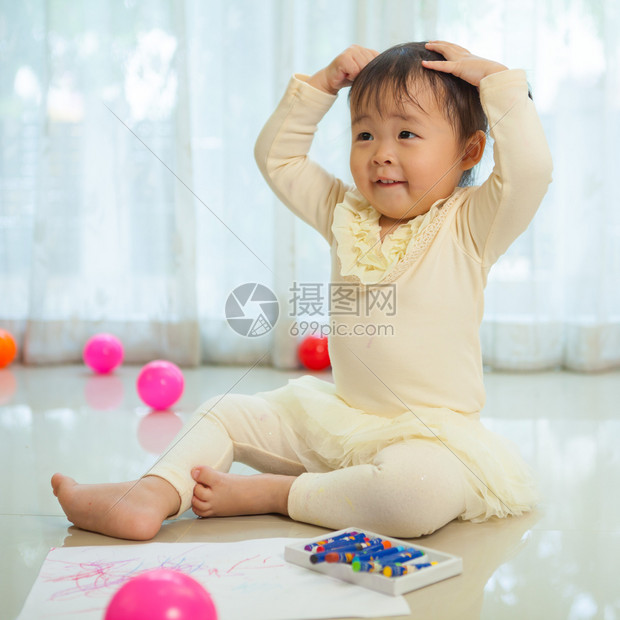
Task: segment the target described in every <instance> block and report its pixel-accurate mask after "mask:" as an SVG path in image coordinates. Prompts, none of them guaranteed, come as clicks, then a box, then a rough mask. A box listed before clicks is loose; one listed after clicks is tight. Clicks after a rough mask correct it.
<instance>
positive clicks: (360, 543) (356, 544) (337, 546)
mask: <svg viewBox="0 0 620 620" xmlns="http://www.w3.org/2000/svg"><path fill="white" fill-rule="evenodd" d="M377 542H381V539H380V538H372V539H371V538H368V537H367V536H366V535H364V534H360V535H359V538H358V537H356V538H354V539H351V540H337V541H336V542H333V543H330V544H329V545H321V546H319V547H317V548H316V549H315V550H314V551H315V553H322V552H324V551H339V550H341V549H342V550H346V551H349V549H358V550H361V549H365V548H366V547H369V546H370V545H374V544H376V543H377ZM387 544H390V543H387Z"/></svg>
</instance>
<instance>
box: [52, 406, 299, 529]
mask: <svg viewBox="0 0 620 620" xmlns="http://www.w3.org/2000/svg"><path fill="white" fill-rule="evenodd" d="M233 459H236V460H239V461H242V462H246V463H248V464H249V465H251V466H253V467H255V468H257V469H261V470H263V471H268V472H277V473H280V474H285V477H288V476H296V475H299V474H300V473H302V472H303V471H305V469H304V467H303V466H302V465H301V464H300V463H299V462H298V460H297V457H296V454H295V451H294V450H293V449H292V447H291V446H290V445H289V444H288V441H287V439H286V438H285V437H284V435H283V433H282V430H281V424H280V420H279V418H278V416H277V415H276V414H275V413H274V412H273V410H272V409H271V407H270V405H269V404H268V403H267V402H266V401H265V400H264V399H262V398H260V397H255V396H243V395H226V396H223V397H216V398H213V399H211V400H209V401H207V402H206V403H205V404H204V405H203V406H202V407H201V408H200V409H199V410H198V411H197V412H196V413H195V414H194V415H193V416H192V418H191V419H190V420H189V422H188V423H187V424H186V425H185V426H184V427H183V429H181V431H180V432H179V434H178V435H177V437H176V438H175V439H174V441H173V442H172V444H171V446H170V448H168V450H167V451H166V452H165V453H164V455H163V456H162V457H161V458H160V459H159V460H158V461H157V463H156V464H155V465H154V466H153V467H152V468H151V470H150V471H149V472H147V474H146V475H145V477H143V478H141V479H139V480H136V481H132V482H123V483H117V484H101V485H97V484H95V485H80V484H77V483H76V482H75V481H74V480H73V479H71V478H68V477H66V476H62V475H60V474H56V475H55V476H54V477H53V478H52V486H53V488H54V493H55V494H56V496H57V497H58V500H59V501H60V504H61V506H62V508H63V510H64V512H65V514H66V515H67V517H68V518H69V520H70V521H71V522H73V523H74V524H75V525H77V526H78V527H81V528H82V529H88V530H91V531H95V532H100V533H102V534H106V535H109V536H115V537H118V538H129V539H135V540H148V539H150V538H152V537H153V536H154V535H155V534H156V533H157V532H158V531H159V529H160V527H161V524H162V522H163V521H164V520H165V519H166V518H170V517H174V516H178V515H180V514H181V513H183V512H185V510H187V509H188V508H189V507H190V506H191V504H192V498H193V492H194V487H195V486H196V482H195V481H194V480H193V479H192V477H191V471H192V469H193V468H195V467H197V466H201V465H204V464H207V465H209V466H211V467H212V468H213V471H214V472H218V471H219V472H225V471H228V469H229V468H230V465H231V464H232V461H233ZM292 479H293V478H291V482H292ZM289 486H290V484H289ZM197 514H199V513H198V512H197Z"/></svg>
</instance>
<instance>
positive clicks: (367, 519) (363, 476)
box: [146, 394, 471, 538]
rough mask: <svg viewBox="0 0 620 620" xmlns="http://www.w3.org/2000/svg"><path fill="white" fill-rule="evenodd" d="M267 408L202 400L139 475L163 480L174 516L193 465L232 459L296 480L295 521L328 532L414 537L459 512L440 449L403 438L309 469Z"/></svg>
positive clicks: (451, 471)
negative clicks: (331, 466)
mask: <svg viewBox="0 0 620 620" xmlns="http://www.w3.org/2000/svg"><path fill="white" fill-rule="evenodd" d="M290 435H292V433H286V432H283V423H282V422H281V420H280V418H279V416H278V414H277V413H276V411H275V410H274V408H273V407H272V406H271V405H270V403H269V402H268V401H267V400H265V399H264V398H261V397H260V396H245V395H238V394H230V395H225V396H218V397H215V398H213V399H211V400H208V401H207V402H206V403H204V404H203V405H202V406H201V407H200V408H199V409H198V410H197V411H196V413H195V414H194V415H193V416H192V418H191V419H190V420H189V421H188V423H187V424H186V425H185V426H184V427H183V429H181V431H180V432H179V434H178V435H177V437H176V438H175V440H174V441H173V442H172V444H171V446H170V448H169V449H168V450H167V451H166V452H165V453H164V455H163V456H162V457H161V458H160V459H159V460H158V461H157V462H156V463H155V465H154V466H153V467H152V468H151V469H150V470H149V472H148V473H147V474H146V475H155V476H159V477H161V478H164V479H165V480H167V481H168V482H170V483H171V484H172V485H173V486H174V487H175V489H176V490H177V491H178V493H179V495H180V497H181V507H180V510H179V512H178V513H177V515H175V516H178V515H180V514H181V513H183V512H185V511H186V510H187V509H188V508H190V507H191V499H192V495H193V488H194V485H195V482H194V480H193V479H192V478H191V476H190V472H191V470H192V468H193V467H195V466H197V465H210V466H211V467H213V468H215V469H217V470H219V471H223V472H226V471H228V470H229V469H230V466H231V465H232V463H233V461H238V462H241V463H245V464H247V465H249V466H251V467H253V468H255V469H257V470H259V471H262V472H267V473H275V474H285V475H290V476H297V479H296V480H295V481H294V483H293V485H292V487H291V491H290V494H289V498H288V510H289V515H290V517H291V518H292V519H295V520H296V521H304V522H306V523H314V524H316V525H321V526H323V527H327V528H331V529H342V528H346V527H351V526H356V527H360V528H366V529H368V530H370V531H374V532H376V533H380V534H384V535H390V536H399V537H404V538H414V537H417V536H422V535H425V534H430V533H431V532H433V531H435V530H436V529H438V528H440V527H442V526H443V525H445V524H446V523H448V522H449V521H452V520H453V519H455V518H456V517H458V516H459V515H460V514H462V513H463V511H464V509H465V501H466V493H470V492H471V491H469V490H468V487H467V485H466V484H465V482H464V475H463V465H462V464H461V463H460V462H459V461H458V459H457V458H456V457H455V456H454V455H453V454H452V453H451V452H450V450H448V449H447V448H446V447H445V446H443V445H441V444H435V443H432V442H429V441H426V440H410V441H404V442H400V443H396V444H393V445H391V446H389V447H387V448H385V449H383V450H381V451H380V452H379V453H378V454H377V455H376V457H375V458H374V459H373V460H372V462H369V463H367V464H363V465H355V466H352V467H346V468H343V469H337V470H334V471H328V472H314V473H313V472H308V471H306V469H305V467H304V466H303V465H302V463H301V462H300V457H299V455H301V454H307V453H308V450H309V447H308V446H307V445H306V444H305V443H304V442H303V438H297V439H292V438H291V437H290Z"/></svg>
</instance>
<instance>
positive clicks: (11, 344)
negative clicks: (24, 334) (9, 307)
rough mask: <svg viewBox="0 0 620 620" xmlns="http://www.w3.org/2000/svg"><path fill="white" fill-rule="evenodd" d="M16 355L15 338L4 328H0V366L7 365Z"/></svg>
mask: <svg viewBox="0 0 620 620" xmlns="http://www.w3.org/2000/svg"><path fill="white" fill-rule="evenodd" d="M16 355H17V344H16V343H15V338H13V336H11V334H10V333H9V332H7V331H6V330H5V329H0V368H4V367H5V366H8V365H9V364H10V363H11V362H12V361H13V360H14V359H15V356H16Z"/></svg>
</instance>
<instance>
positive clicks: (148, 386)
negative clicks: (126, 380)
mask: <svg viewBox="0 0 620 620" xmlns="http://www.w3.org/2000/svg"><path fill="white" fill-rule="evenodd" d="M184 384H185V381H184V379H183V373H182V372H181V369H180V368H179V367H178V366H176V365H175V364H173V363H172V362H165V361H163V360H155V361H154V362H149V363H148V364H147V365H146V366H144V367H143V368H142V370H141V371H140V374H139V375H138V381H137V384H136V387H137V389H138V396H140V398H141V399H142V401H143V402H144V403H145V404H147V405H148V406H149V407H152V408H153V409H157V410H158V411H161V410H163V409H168V407H171V406H172V405H174V403H176V402H177V400H179V398H181V394H183V386H184Z"/></svg>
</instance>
